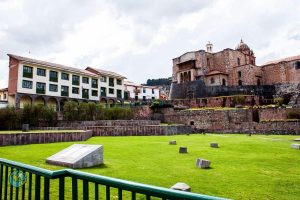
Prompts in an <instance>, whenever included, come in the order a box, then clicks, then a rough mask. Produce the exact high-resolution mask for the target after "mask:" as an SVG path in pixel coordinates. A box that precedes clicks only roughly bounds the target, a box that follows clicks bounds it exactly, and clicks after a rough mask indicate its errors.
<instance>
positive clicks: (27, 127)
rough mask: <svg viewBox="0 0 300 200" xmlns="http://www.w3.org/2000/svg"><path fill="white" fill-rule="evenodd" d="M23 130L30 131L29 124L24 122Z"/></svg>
mask: <svg viewBox="0 0 300 200" xmlns="http://www.w3.org/2000/svg"><path fill="white" fill-rule="evenodd" d="M22 131H23V132H28V131H29V124H22Z"/></svg>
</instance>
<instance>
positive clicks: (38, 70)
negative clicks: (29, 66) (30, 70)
mask: <svg viewBox="0 0 300 200" xmlns="http://www.w3.org/2000/svg"><path fill="white" fill-rule="evenodd" d="M36 75H38V76H46V70H45V69H41V68H37V70H36Z"/></svg>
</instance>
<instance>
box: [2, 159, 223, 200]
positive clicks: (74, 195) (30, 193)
mask: <svg viewBox="0 0 300 200" xmlns="http://www.w3.org/2000/svg"><path fill="white" fill-rule="evenodd" d="M0 169H1V170H0V175H1V177H0V178H1V179H0V180H1V184H0V194H1V196H2V195H3V197H4V199H9V198H10V199H18V198H19V197H18V195H20V197H21V198H22V199H25V197H27V198H26V199H33V197H34V198H35V199H47V200H49V199H61V200H63V199H83V200H88V199H111V195H112V194H114V193H115V192H116V193H115V194H114V195H116V199H133V200H135V199H137V197H139V198H138V199H158V198H159V199H186V200H201V199H202V200H221V199H223V198H218V197H213V196H207V195H202V194H196V193H192V192H182V191H178V190H171V189H167V188H162V187H157V186H152V185H146V184H140V183H136V182H132V181H126V180H122V179H117V178H110V177H106V176H101V175H97V174H91V173H87V172H82V171H77V170H73V169H62V170H57V171H51V170H47V169H43V168H39V167H35V166H31V165H26V164H23V163H19V162H15V161H11V160H7V159H3V158H0ZM8 172H13V173H14V174H17V175H18V177H17V180H15V181H14V182H15V183H18V184H23V185H20V186H22V187H20V188H19V187H16V188H14V187H12V186H11V185H10V182H9V181H8V180H9V179H10V176H8V175H9V174H8ZM26 177H27V178H28V180H27V179H26ZM2 178H4V179H3V181H2ZM100 188H101V190H100ZM50 189H51V191H50ZM66 191H68V192H66ZM79 194H81V195H82V196H81V195H80V196H79ZM68 195H69V196H68ZM125 195H128V196H127V197H126V196H125ZM129 196H130V197H129ZM13 197H14V198H13ZM155 197H156V198H155Z"/></svg>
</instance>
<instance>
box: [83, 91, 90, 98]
mask: <svg viewBox="0 0 300 200" xmlns="http://www.w3.org/2000/svg"><path fill="white" fill-rule="evenodd" d="M82 98H84V99H88V98H89V90H88V89H82Z"/></svg>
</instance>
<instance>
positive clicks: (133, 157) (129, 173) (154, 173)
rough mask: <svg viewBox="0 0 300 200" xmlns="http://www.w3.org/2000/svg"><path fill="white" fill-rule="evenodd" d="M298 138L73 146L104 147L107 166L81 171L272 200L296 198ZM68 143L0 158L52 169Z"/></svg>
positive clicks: (6, 152)
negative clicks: (205, 165)
mask: <svg viewBox="0 0 300 200" xmlns="http://www.w3.org/2000/svg"><path fill="white" fill-rule="evenodd" d="M297 137H300V136H272V135H269V136H264V135H253V136H251V137H248V136H245V135H233V134H232V135H214V134H207V135H189V136H187V135H180V136H150V137H143V136H138V137H93V138H91V139H89V140H88V141H85V142H74V143H86V144H102V145H103V146H104V162H105V164H104V165H103V166H102V167H94V168H90V169H85V170H82V171H87V172H91V173H95V174H100V175H105V176H110V177H115V178H121V179H126V180H131V181H136V182H140V183H146V184H151V185H156V186H163V187H171V186H172V185H173V184H175V183H176V182H185V183H187V184H188V185H190V186H191V188H192V191H193V192H196V193H202V194H207V195H213V196H220V197H227V198H232V199H255V200H256V199H272V200H273V199H299V198H300V150H295V149H291V148H290V144H291V143H296V142H293V141H292V139H294V138H297ZM169 140H176V141H177V145H168V141H169ZM210 142H218V143H219V146H220V148H218V149H214V148H210V147H209V143H210ZM71 144H73V142H65V143H53V144H38V145H37V144H34V145H24V146H8V147H0V157H3V158H6V159H11V160H15V161H18V162H23V163H26V164H30V165H34V166H38V167H42V168H46V169H51V170H56V169H61V167H57V166H52V165H48V164H46V163H45V159H46V158H47V157H49V156H51V155H52V154H54V153H56V152H58V151H60V150H62V149H64V148H66V147H68V146H70V145H71ZM180 146H186V147H188V154H179V153H178V148H179V147H180ZM196 158H205V159H208V160H210V161H212V164H211V168H210V169H198V168H196V167H195V162H196ZM52 190H53V189H52Z"/></svg>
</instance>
